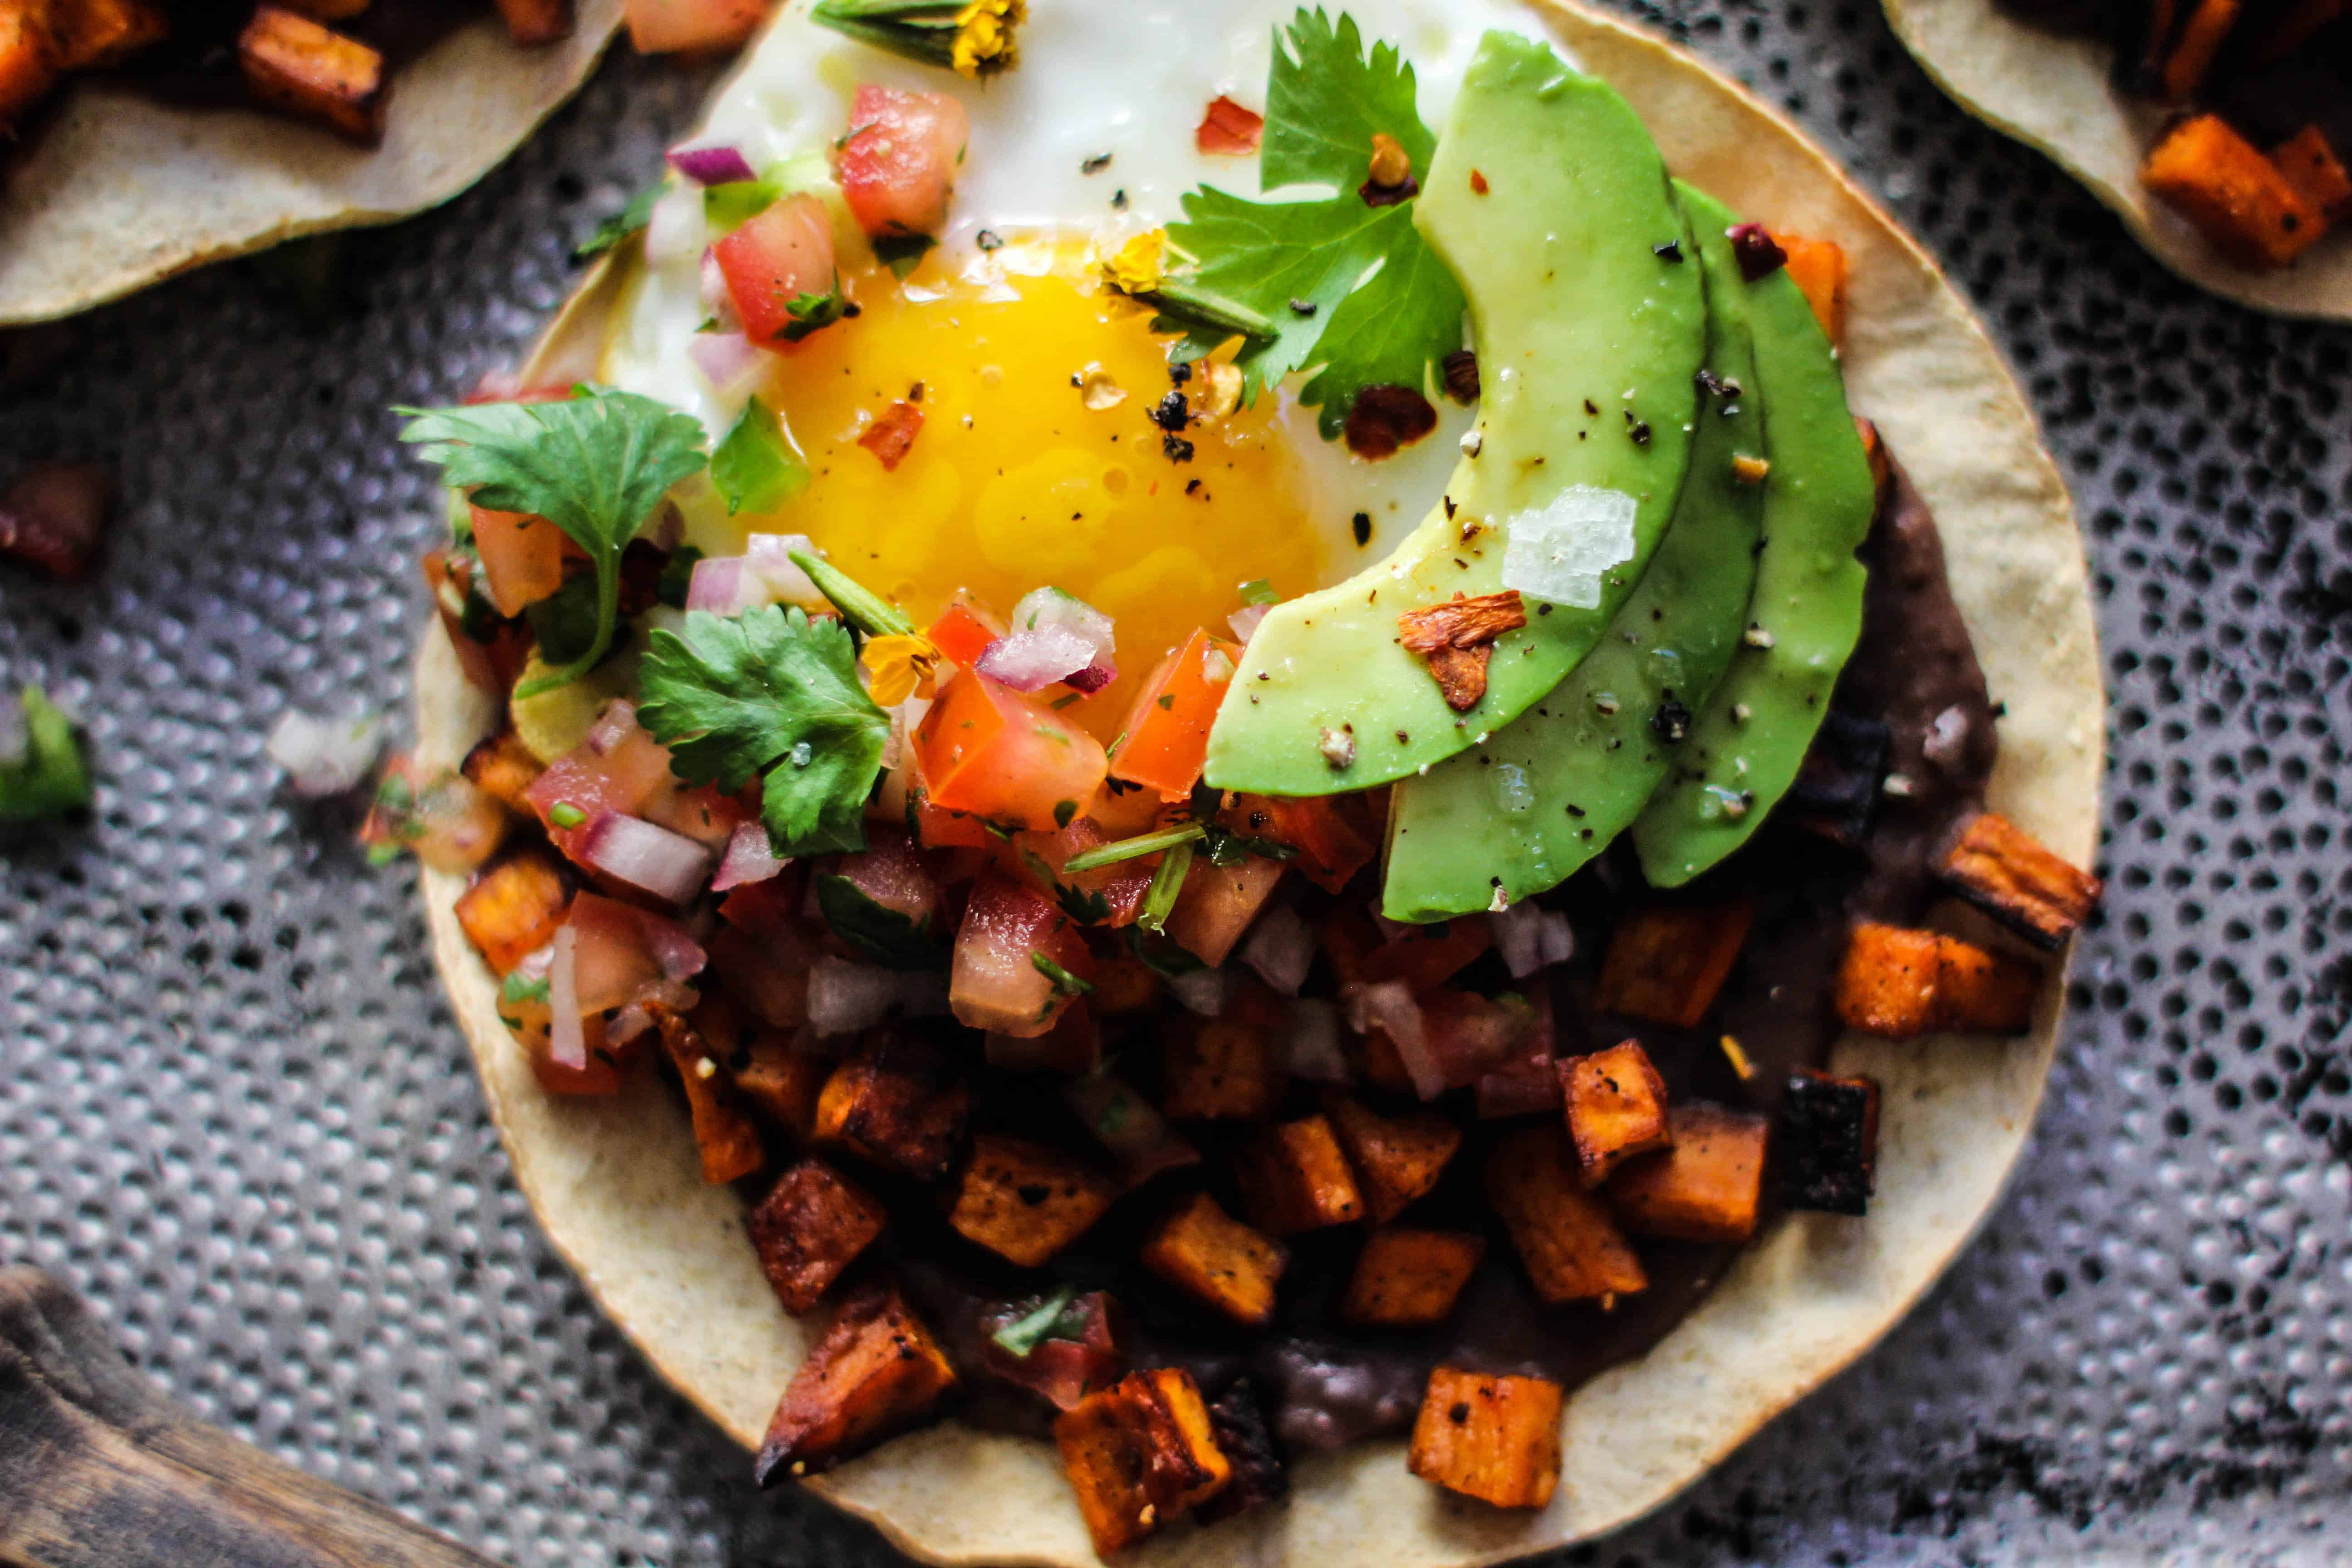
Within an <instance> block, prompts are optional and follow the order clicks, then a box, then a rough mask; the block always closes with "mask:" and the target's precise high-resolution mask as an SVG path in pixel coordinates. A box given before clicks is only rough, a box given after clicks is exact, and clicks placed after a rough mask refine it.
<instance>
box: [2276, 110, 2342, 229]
mask: <svg viewBox="0 0 2352 1568" xmlns="http://www.w3.org/2000/svg"><path fill="white" fill-rule="evenodd" d="M2271 162H2272V163H2276V164H2277V165H2278V169H2279V173H2280V174H2284V175H2285V176H2286V180H2287V184H2291V185H2293V186H2294V188H2295V189H2296V190H2297V191H2300V192H2301V193H2302V194H2303V199H2304V200H2305V201H2307V202H2309V203H2310V204H2311V205H2313V206H2315V207H2317V208H2318V209H2319V216H2322V217H2324V218H2326V219H2327V220H2328V221H2329V222H2330V223H2341V222H2343V221H2344V220H2345V219H2346V218H2347V217H2352V173H2347V171H2346V169H2345V167H2344V160H2343V159H2342V158H2341V157H2339V156H2338V155H2337V154H2336V146H2335V143H2333V142H2330V141H2328V139H2327V132H2325V131H2322V130H2321V129H2320V128H2319V127H2318V126H2316V125H2306V126H2305V127H2304V128H2303V129H2302V130H2300V131H2298V132H2295V133H2294V135H2293V136H2290V137H2288V138H2287V139H2286V140H2285V141H2284V142H2280V143H2279V144H2278V145H2277V146H2275V147H2273V148H2272V149H2271Z"/></svg>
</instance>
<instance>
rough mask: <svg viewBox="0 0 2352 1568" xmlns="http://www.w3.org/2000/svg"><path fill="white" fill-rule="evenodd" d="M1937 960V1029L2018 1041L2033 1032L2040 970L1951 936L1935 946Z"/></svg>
mask: <svg viewBox="0 0 2352 1568" xmlns="http://www.w3.org/2000/svg"><path fill="white" fill-rule="evenodd" d="M1937 957H1938V958H1939V959H1941V960H1942V968H1943V973H1942V979H1941V987H1940V989H1941V993H1942V994H1941V998H1940V1003H1939V1010H1938V1016H1937V1027H1938V1028H1944V1029H1951V1030H1954V1031H1957V1032H1958V1033H1961V1034H1978V1033H1982V1034H1991V1035H2021V1034H2023V1033H2025V1031H2027V1030H2028V1029H2031V1028H2032V1027H2033V1004H2034V1000H2035V999H2036V998H2037V997H2039V996H2040V995H2041V994H2042V966H2041V965H2040V964H2038V963H2034V962H2032V960H2031V959H2023V958H2011V956H2010V955H2009V954H2007V953H2005V952H1988V951H1987V950H1986V949H1984V948H1981V947H1978V946H1977V945H1975V944H1974V943H1972V942H1962V941H1961V940H1960V939H1959V938H1958V937H1956V936H1948V937H1943V938H1941V939H1939V940H1938V942H1937Z"/></svg>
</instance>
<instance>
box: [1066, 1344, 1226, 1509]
mask: <svg viewBox="0 0 2352 1568" xmlns="http://www.w3.org/2000/svg"><path fill="white" fill-rule="evenodd" d="M1054 1440H1055V1444H1056V1445H1057V1446H1058V1447H1060V1448H1061V1450H1062V1468H1063V1470H1064V1471H1065V1472H1066V1474H1067V1475H1068V1476H1069V1478H1070V1488H1071V1489H1072V1490H1073V1491H1075V1492H1076V1494H1077V1500H1078V1513H1079V1516H1080V1517H1081V1518H1083V1519H1084V1520H1085V1521H1087V1533H1088V1534H1090V1535H1092V1536H1093V1537H1094V1543H1095V1550H1096V1551H1097V1552H1100V1553H1102V1554H1104V1555H1105V1556H1108V1555H1109V1554H1110V1553H1111V1552H1116V1551H1118V1550H1119V1548H1121V1547H1123V1546H1130V1545H1133V1544H1134V1543H1135V1542H1138V1541H1140V1540H1142V1539H1143V1538H1144V1537H1145V1536H1147V1535H1150V1533H1152V1532H1153V1531H1156V1530H1158V1529H1160V1527H1161V1526H1162V1525H1164V1524H1166V1523H1167V1522H1168V1521H1170V1520H1171V1519H1173V1518H1175V1517H1176V1516H1177V1515H1178V1514H1181V1513H1182V1512H1184V1511H1185V1510H1188V1509H1192V1508H1195V1507H1197V1506H1199V1505H1200V1504H1202V1503H1203V1502H1206V1501H1207V1500H1210V1499H1211V1498H1213V1497H1215V1496H1216V1495H1217V1494H1218V1493H1219V1492H1220V1491H1222V1490H1223V1489H1224V1488H1225V1487H1226V1486H1227V1485H1228V1484H1230V1482H1231V1481H1232V1479H1233V1465H1232V1463H1231V1461H1229V1460H1228V1459H1227V1458H1225V1456H1224V1454H1223V1452H1222V1451H1221V1450H1220V1449H1219V1448H1218V1447H1217V1443H1216V1438H1215V1436H1214V1433H1213V1427H1212V1425H1211V1422H1210V1417H1209V1411H1208V1406H1207V1405H1206V1404H1205V1403H1203V1401H1202V1398H1201V1390H1200V1386H1199V1385H1198V1384H1195V1383H1194V1382H1193V1381H1192V1373H1189V1372H1186V1371H1184V1370H1182V1369H1181V1368H1179V1367H1161V1368H1159V1369H1157V1370H1155V1371H1151V1372H1139V1373H1130V1374H1129V1376H1127V1377H1125V1378H1122V1379H1120V1380H1119V1381H1118V1383H1116V1384H1112V1385H1111V1386H1110V1387H1108V1388H1106V1389H1104V1390H1102V1391H1101V1392H1100V1393H1098V1394H1088V1395H1087V1397H1086V1398H1084V1399H1082V1400H1080V1401H1079V1402H1078V1403H1077V1404H1076V1405H1075V1406H1073V1407H1072V1408H1070V1409H1068V1410H1066V1411H1064V1412H1063V1413H1062V1414H1061V1415H1059V1416H1058V1417H1056V1418H1055V1422H1054Z"/></svg>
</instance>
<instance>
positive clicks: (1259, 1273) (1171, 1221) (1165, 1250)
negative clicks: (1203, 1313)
mask: <svg viewBox="0 0 2352 1568" xmlns="http://www.w3.org/2000/svg"><path fill="white" fill-rule="evenodd" d="M1289 1261H1290V1254H1289V1253H1288V1252H1286V1251H1285V1250H1284V1249H1283V1246H1282V1244H1281V1243H1280V1242H1278V1241H1276V1240H1275V1239H1274V1238H1273V1237H1269V1236H1265V1235H1262V1234H1261V1233H1259V1232H1257V1231H1255V1230H1252V1229H1251V1228H1250V1227H1249V1226H1245V1225H1244V1224H1242V1222H1241V1221H1239V1220H1237V1219H1235V1218H1234V1217H1233V1216H1232V1215H1228V1214H1227V1213H1225V1211H1224V1210H1223V1208H1221V1207H1219V1206H1218V1205H1217V1200H1216V1199H1214V1198H1213V1197H1211V1196H1210V1195H1209V1194H1206V1193H1195V1194H1193V1195H1192V1197H1191V1198H1189V1199H1187V1200H1186V1201H1185V1203H1184V1204H1183V1205H1181V1207H1179V1208H1178V1209H1177V1210H1176V1211H1175V1212H1174V1213H1173V1214H1171V1215H1169V1216H1168V1217H1167V1218H1166V1219H1165V1220H1162V1221H1161V1222H1160V1226H1159V1228H1158V1229H1156V1230H1154V1231H1153V1232H1152V1233H1151V1237H1150V1240H1148V1241H1146V1242H1145V1243H1144V1244H1143V1266H1144V1267H1145V1268H1149V1269H1150V1270H1151V1271H1152V1272H1153V1273H1154V1274H1157V1275H1159V1276H1160V1278H1161V1279H1165V1280H1167V1281H1168V1282H1169V1283H1170V1284H1171V1285H1173V1286H1175V1287H1176V1288H1177V1289H1180V1290H1182V1291H1184V1292H1185V1293H1186V1294H1188V1295H1191V1296H1192V1297H1193V1298H1195V1299H1196V1300H1201V1301H1203V1302H1205V1303H1207V1304H1208V1305H1209V1306H1212V1307H1214V1308H1215V1309H1216V1310H1218V1311H1220V1312H1223V1314H1224V1315H1225V1316H1226V1317H1228V1318H1231V1319H1232V1320H1233V1321H1235V1322H1237V1323H1246V1324H1249V1325H1251V1326H1253V1327H1255V1325H1257V1324H1260V1323H1263V1322H1265V1321H1266V1320H1267V1319H1269V1318H1271V1317H1273V1316H1274V1287H1275V1284H1276V1281H1278V1280H1279V1279H1281V1278H1282V1270H1283V1268H1285V1266H1286V1265H1287V1264H1288V1263H1289Z"/></svg>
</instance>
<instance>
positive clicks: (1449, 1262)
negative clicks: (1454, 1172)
mask: <svg viewBox="0 0 2352 1568" xmlns="http://www.w3.org/2000/svg"><path fill="white" fill-rule="evenodd" d="M1485 1256H1486V1237H1483V1236H1474V1235H1471V1234H1469V1233H1468V1232H1465V1231H1458V1230H1416V1229H1412V1228H1410V1227H1408V1226H1381V1228H1380V1229H1378V1230H1376V1231H1374V1232H1372V1234H1371V1236H1370V1237H1368V1238H1367V1239H1366V1240H1365V1242H1364V1250H1363V1251H1362V1252H1360V1253H1359V1254H1358V1255H1357V1257H1356V1268H1355V1272H1354V1273H1352V1274H1350V1275H1349V1277H1348V1289H1347V1290H1346V1292H1345V1293H1344V1294H1343V1295H1342V1296H1341V1297H1340V1299H1339V1315H1340V1316H1341V1317H1343V1318H1345V1319H1347V1320H1348V1321H1349V1322H1351V1323H1369V1324H1374V1325H1377V1326H1379V1327H1381V1328H1394V1329H1412V1328H1426V1327H1428V1326H1429V1325H1431V1324H1433V1323H1442V1322H1444V1321H1445V1320H1446V1318H1447V1316H1448V1315H1449V1314H1451V1313H1452V1312H1453V1310H1454V1301H1455V1300H1456V1299H1457V1298H1459V1297H1460V1296H1461V1294H1462V1288H1463V1287H1464V1286H1465V1285H1467V1284H1468V1283H1470V1276H1471V1275H1472V1273H1474V1272H1475V1270H1476V1269H1477V1267H1478V1260H1479V1259H1480V1258H1484V1257H1485Z"/></svg>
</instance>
